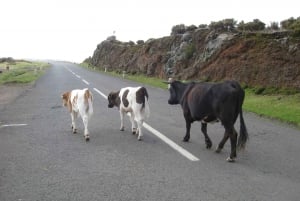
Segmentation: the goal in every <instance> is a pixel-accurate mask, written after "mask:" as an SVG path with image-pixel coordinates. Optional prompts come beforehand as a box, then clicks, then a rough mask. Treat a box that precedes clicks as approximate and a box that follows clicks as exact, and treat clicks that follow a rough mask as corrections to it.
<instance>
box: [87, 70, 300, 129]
mask: <svg viewBox="0 0 300 201" xmlns="http://www.w3.org/2000/svg"><path fill="white" fill-rule="evenodd" d="M83 66H85V67H87V65H83ZM102 73H106V74H109V75H112V76H117V77H123V76H122V74H120V73H116V72H102ZM124 78H125V79H129V80H132V81H136V82H140V83H144V84H147V85H151V86H154V87H159V88H162V89H167V85H166V84H164V83H163V82H162V81H164V80H162V79H158V78H152V77H146V76H144V75H125V77H124ZM243 109H244V110H245V111H248V112H253V113H256V114H258V115H262V116H265V117H269V118H273V119H277V120H280V121H283V122H287V123H291V124H293V125H296V126H298V127H300V93H296V94H293V95H286V94H279V95H257V94H256V92H255V90H253V89H249V88H247V89H246V98H245V101H244V105H243Z"/></svg>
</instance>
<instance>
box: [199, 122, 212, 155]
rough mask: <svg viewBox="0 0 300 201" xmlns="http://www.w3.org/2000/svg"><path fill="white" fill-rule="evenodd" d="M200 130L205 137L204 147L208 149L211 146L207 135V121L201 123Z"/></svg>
mask: <svg viewBox="0 0 300 201" xmlns="http://www.w3.org/2000/svg"><path fill="white" fill-rule="evenodd" d="M201 131H202V133H203V134H204V137H205V144H206V148H207V149H210V148H211V146H212V142H211V140H210V138H209V137H208V135H207V123H201Z"/></svg>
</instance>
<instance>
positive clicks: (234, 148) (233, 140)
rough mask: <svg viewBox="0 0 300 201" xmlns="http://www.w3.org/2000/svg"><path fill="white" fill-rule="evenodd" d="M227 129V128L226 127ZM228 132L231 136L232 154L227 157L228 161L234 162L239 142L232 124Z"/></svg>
mask: <svg viewBox="0 0 300 201" xmlns="http://www.w3.org/2000/svg"><path fill="white" fill-rule="evenodd" d="M225 129H226V128H225ZM226 132H227V133H228V135H229V138H230V144H231V153H230V156H229V157H228V158H227V161H228V162H234V161H235V158H236V143H237V133H236V131H235V129H234V127H233V126H232V127H231V128H229V129H228V128H227V129H226Z"/></svg>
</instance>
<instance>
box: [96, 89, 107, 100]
mask: <svg viewBox="0 0 300 201" xmlns="http://www.w3.org/2000/svg"><path fill="white" fill-rule="evenodd" d="M94 90H95V91H96V92H97V93H98V94H100V95H101V96H102V97H103V98H105V99H107V96H106V95H105V94H104V93H102V92H101V91H99V90H98V89H96V88H94Z"/></svg>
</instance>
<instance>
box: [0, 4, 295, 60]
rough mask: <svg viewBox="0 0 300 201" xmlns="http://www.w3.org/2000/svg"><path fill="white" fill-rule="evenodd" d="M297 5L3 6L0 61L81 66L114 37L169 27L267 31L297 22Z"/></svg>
mask: <svg viewBox="0 0 300 201" xmlns="http://www.w3.org/2000/svg"><path fill="white" fill-rule="evenodd" d="M299 4H300V3H299V2H298V3H297V1H296V0H284V1H283V0H281V1H278V0H275V1H274V0H273V1H263V0H248V1H243V0H207V1H201V0H168V1H166V0H165V1H164V0H147V1H146V0H2V1H1V3H0V6H1V9H0V58H1V57H13V58H15V59H21V58H30V59H57V60H66V61H72V62H82V61H83V60H84V59H85V58H87V57H89V56H92V55H93V52H94V50H95V49H96V46H97V44H99V43H101V42H102V41H103V40H105V39H106V38H107V37H108V36H111V35H113V33H115V35H116V37H117V39H118V40H120V41H124V42H125V41H130V40H131V41H134V42H136V41H137V40H144V41H146V40H148V39H149V38H160V37H163V36H168V35H170V32H171V29H172V27H173V26H174V25H177V24H185V25H192V24H194V25H196V26H198V25H199V24H210V23H211V22H212V21H220V20H222V19H226V18H234V19H235V20H236V21H238V22H240V21H242V20H244V22H250V21H252V20H253V19H259V20H261V21H262V22H264V23H265V24H266V25H269V24H270V22H280V21H282V20H285V19H288V18H290V17H294V18H297V17H299V16H300V11H299V7H300V6H299Z"/></svg>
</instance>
